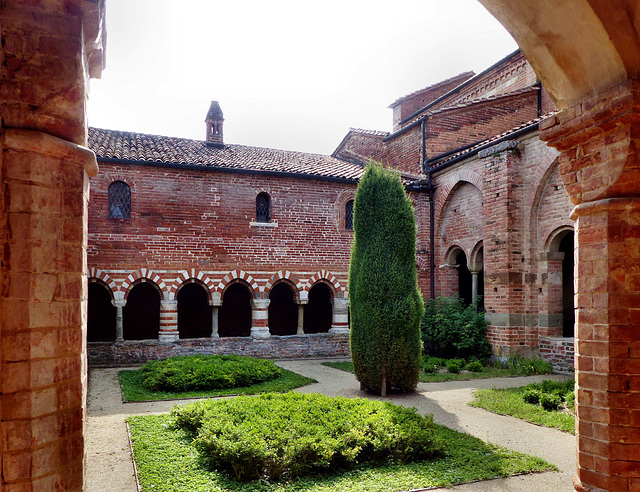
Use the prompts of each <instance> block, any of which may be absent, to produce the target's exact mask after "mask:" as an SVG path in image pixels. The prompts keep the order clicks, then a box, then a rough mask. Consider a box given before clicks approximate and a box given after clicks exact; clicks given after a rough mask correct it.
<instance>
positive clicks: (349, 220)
mask: <svg viewBox="0 0 640 492" xmlns="http://www.w3.org/2000/svg"><path fill="white" fill-rule="evenodd" d="M344 228H345V229H346V230H347V231H352V230H353V200H349V201H348V202H347V203H346V204H345V205H344Z"/></svg>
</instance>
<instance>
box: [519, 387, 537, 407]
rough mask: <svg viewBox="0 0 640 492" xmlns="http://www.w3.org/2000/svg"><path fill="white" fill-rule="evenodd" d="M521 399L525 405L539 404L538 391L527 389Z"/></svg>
mask: <svg viewBox="0 0 640 492" xmlns="http://www.w3.org/2000/svg"><path fill="white" fill-rule="evenodd" d="M522 399H523V400H524V401H525V402H526V403H530V404H532V405H537V404H538V403H539V402H540V391H538V390H537V389H528V390H526V391H525V392H524V393H523V394H522Z"/></svg>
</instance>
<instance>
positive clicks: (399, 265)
mask: <svg viewBox="0 0 640 492" xmlns="http://www.w3.org/2000/svg"><path fill="white" fill-rule="evenodd" d="M353 229H354V240H353V245H352V249H351V265H350V267H349V297H350V306H351V307H350V309H351V358H352V360H353V365H354V369H355V374H356V377H357V379H358V381H360V386H361V388H362V389H364V390H366V391H369V392H372V393H380V394H381V395H382V396H385V395H386V392H387V390H388V389H396V390H400V391H402V392H408V391H413V390H414V389H415V387H416V384H417V383H418V378H419V373H420V353H421V351H422V350H421V349H422V345H421V340H420V320H421V318H422V314H423V312H424V301H423V299H422V295H421V294H420V291H419V289H418V277H417V271H416V226H415V218H414V215H413V207H412V205H411V201H410V200H409V198H408V197H407V195H406V193H405V190H404V187H403V185H402V182H401V181H400V176H399V175H398V174H397V173H395V172H392V171H389V170H385V169H384V168H383V167H382V165H381V164H377V163H374V162H370V163H369V165H368V166H367V168H366V169H365V172H364V175H363V176H362V179H361V180H360V183H359V184H358V189H357V190H356V196H355V201H354V220H353Z"/></svg>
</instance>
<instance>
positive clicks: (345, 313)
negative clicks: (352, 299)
mask: <svg viewBox="0 0 640 492" xmlns="http://www.w3.org/2000/svg"><path fill="white" fill-rule="evenodd" d="M329 333H334V334H348V333H349V299H348V298H342V297H334V298H333V322H332V323H331V329H330V330H329Z"/></svg>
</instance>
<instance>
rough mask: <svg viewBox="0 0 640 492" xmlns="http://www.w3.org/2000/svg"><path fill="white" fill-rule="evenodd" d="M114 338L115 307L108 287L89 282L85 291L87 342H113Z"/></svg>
mask: <svg viewBox="0 0 640 492" xmlns="http://www.w3.org/2000/svg"><path fill="white" fill-rule="evenodd" d="M115 339H116V308H115V307H114V306H113V304H112V303H111V294H109V289H108V288H107V287H105V286H104V285H102V284H101V283H100V282H89V289H88V292H87V342H113V341H115Z"/></svg>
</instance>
